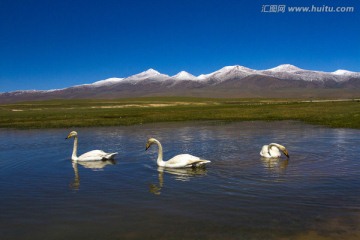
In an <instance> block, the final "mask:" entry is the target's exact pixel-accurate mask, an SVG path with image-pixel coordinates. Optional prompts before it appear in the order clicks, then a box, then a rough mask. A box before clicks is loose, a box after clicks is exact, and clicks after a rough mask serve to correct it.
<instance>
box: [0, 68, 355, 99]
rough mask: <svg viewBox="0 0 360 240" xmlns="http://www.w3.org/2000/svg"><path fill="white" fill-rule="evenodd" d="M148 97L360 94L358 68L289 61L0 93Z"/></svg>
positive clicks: (9, 95) (15, 96)
mask: <svg viewBox="0 0 360 240" xmlns="http://www.w3.org/2000/svg"><path fill="white" fill-rule="evenodd" d="M149 96H196V97H233V98H235V97H237V98H357V97H360V72H351V71H347V70H337V71H335V72H322V71H312V70H305V69H301V68H298V67H296V66H293V65H290V64H283V65H279V66H277V67H274V68H271V69H266V70H254V69H250V68H247V67H243V66H239V65H236V66H226V67H223V68H221V69H220V70H218V71H215V72H212V73H209V74H201V75H199V76H194V75H192V74H190V73H188V72H185V71H181V72H179V73H178V74H176V75H174V76H169V75H166V74H162V73H160V72H158V71H156V70H154V69H149V70H147V71H144V72H141V73H138V74H135V75H132V76H129V77H126V78H109V79H105V80H101V81H97V82H94V83H91V84H83V85H77V86H72V87H68V88H64V89H52V90H25V91H14V92H5V93H0V103H12V102H19V101H33V100H48V99H85V98H99V99H101V98H107V99H109V98H110V99H111V98H125V97H149Z"/></svg>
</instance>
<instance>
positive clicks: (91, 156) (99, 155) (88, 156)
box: [65, 131, 117, 162]
mask: <svg viewBox="0 0 360 240" xmlns="http://www.w3.org/2000/svg"><path fill="white" fill-rule="evenodd" d="M72 137H74V149H73V153H72V156H71V160H73V161H79V162H80V161H101V160H109V159H113V158H114V157H115V155H116V154H117V152H115V153H106V152H104V151H102V150H93V151H90V152H87V153H84V154H83V155H81V156H79V157H78V156H77V146H78V134H77V132H75V131H72V132H71V133H69V135H68V136H67V138H65V139H69V138H72Z"/></svg>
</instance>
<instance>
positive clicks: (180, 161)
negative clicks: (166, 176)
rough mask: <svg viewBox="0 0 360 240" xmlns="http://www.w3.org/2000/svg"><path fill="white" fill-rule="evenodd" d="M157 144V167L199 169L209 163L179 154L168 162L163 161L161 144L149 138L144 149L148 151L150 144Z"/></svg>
mask: <svg viewBox="0 0 360 240" xmlns="http://www.w3.org/2000/svg"><path fill="white" fill-rule="evenodd" d="M154 143H155V144H157V145H158V148H159V152H158V158H157V161H156V162H157V165H158V166H159V167H167V168H187V167H199V166H202V165H205V164H206V163H210V161H208V160H204V159H200V158H199V157H196V156H193V155H190V154H180V155H176V156H175V157H173V158H171V159H169V160H168V161H164V160H163V149H162V146H161V143H160V142H159V141H158V140H156V139H155V138H150V139H149V140H148V141H147V143H146V149H145V150H148V149H149V147H150V146H151V145H152V144H154Z"/></svg>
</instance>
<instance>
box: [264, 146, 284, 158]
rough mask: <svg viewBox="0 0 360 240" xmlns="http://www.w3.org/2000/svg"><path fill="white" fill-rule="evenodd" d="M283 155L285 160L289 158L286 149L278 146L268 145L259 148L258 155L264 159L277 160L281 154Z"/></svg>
mask: <svg viewBox="0 0 360 240" xmlns="http://www.w3.org/2000/svg"><path fill="white" fill-rule="evenodd" d="M280 151H281V152H283V153H284V154H285V156H286V157H287V158H289V153H288V151H287V149H286V148H285V147H284V146H283V145H280V144H277V143H270V144H269V145H264V146H263V147H262V148H261V152H260V155H261V156H262V157H265V158H279V157H280V156H281V152H280Z"/></svg>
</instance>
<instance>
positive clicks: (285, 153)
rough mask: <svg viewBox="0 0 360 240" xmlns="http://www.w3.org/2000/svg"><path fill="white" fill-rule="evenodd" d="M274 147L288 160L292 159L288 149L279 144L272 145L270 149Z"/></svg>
mask: <svg viewBox="0 0 360 240" xmlns="http://www.w3.org/2000/svg"><path fill="white" fill-rule="evenodd" d="M272 146H275V147H277V148H278V149H279V150H280V151H281V152H282V153H283V154H284V155H285V156H286V157H287V158H290V156H289V152H288V150H287V149H286V147H284V146H283V145H280V144H277V143H270V144H269V148H271V147H272Z"/></svg>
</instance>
